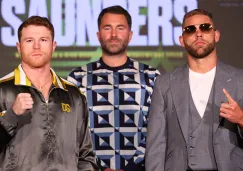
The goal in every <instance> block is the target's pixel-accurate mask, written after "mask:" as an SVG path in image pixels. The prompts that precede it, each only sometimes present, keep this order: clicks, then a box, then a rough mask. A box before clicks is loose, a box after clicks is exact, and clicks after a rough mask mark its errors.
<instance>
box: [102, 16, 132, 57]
mask: <svg viewBox="0 0 243 171" xmlns="http://www.w3.org/2000/svg"><path fill="white" fill-rule="evenodd" d="M97 37H98V40H99V42H100V44H101V47H102V51H103V53H104V54H107V55H111V56H112V55H119V54H123V53H124V52H126V49H127V46H128V43H129V42H130V40H131V38H132V32H131V30H130V28H129V26H128V23H127V20H126V17H125V16H124V15H120V14H112V13H106V14H105V15H104V16H103V18H102V20H101V24H100V27H99V32H98V33H97Z"/></svg>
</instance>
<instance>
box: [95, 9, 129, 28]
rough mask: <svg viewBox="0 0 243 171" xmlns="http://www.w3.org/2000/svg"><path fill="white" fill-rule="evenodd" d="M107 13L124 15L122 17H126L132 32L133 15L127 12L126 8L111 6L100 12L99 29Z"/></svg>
mask: <svg viewBox="0 0 243 171" xmlns="http://www.w3.org/2000/svg"><path fill="white" fill-rule="evenodd" d="M106 13H111V14H122V15H124V16H125V17H126V19H127V23H128V26H129V28H130V30H131V28H132V18H131V15H130V14H129V13H128V12H127V10H125V9H124V8H122V7H121V6H119V5H115V6H110V7H107V8H104V9H103V10H102V11H101V12H100V14H99V17H98V28H99V29H100V24H101V20H102V18H103V17H104V15H105V14H106Z"/></svg>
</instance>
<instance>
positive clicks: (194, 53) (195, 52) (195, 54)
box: [185, 42, 215, 59]
mask: <svg viewBox="0 0 243 171" xmlns="http://www.w3.org/2000/svg"><path fill="white" fill-rule="evenodd" d="M185 48H186V50H187V52H188V54H189V55H191V56H192V57H194V58H196V59H202V58H205V57H206V56H208V55H209V54H210V53H212V52H213V50H214V49H215V42H211V43H209V44H208V45H207V46H206V47H204V48H200V49H196V48H194V47H193V46H190V45H188V44H186V43H185ZM200 51H202V52H200Z"/></svg>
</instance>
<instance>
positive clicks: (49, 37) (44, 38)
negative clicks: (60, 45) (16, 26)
mask: <svg viewBox="0 0 243 171" xmlns="http://www.w3.org/2000/svg"><path fill="white" fill-rule="evenodd" d="M43 38H44V39H50V37H40V39H43ZM27 39H34V37H25V38H23V40H27Z"/></svg>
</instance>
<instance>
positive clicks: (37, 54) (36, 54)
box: [32, 53, 42, 56]
mask: <svg viewBox="0 0 243 171" xmlns="http://www.w3.org/2000/svg"><path fill="white" fill-rule="evenodd" d="M32 56H42V54H41V53H33V54H32Z"/></svg>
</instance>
